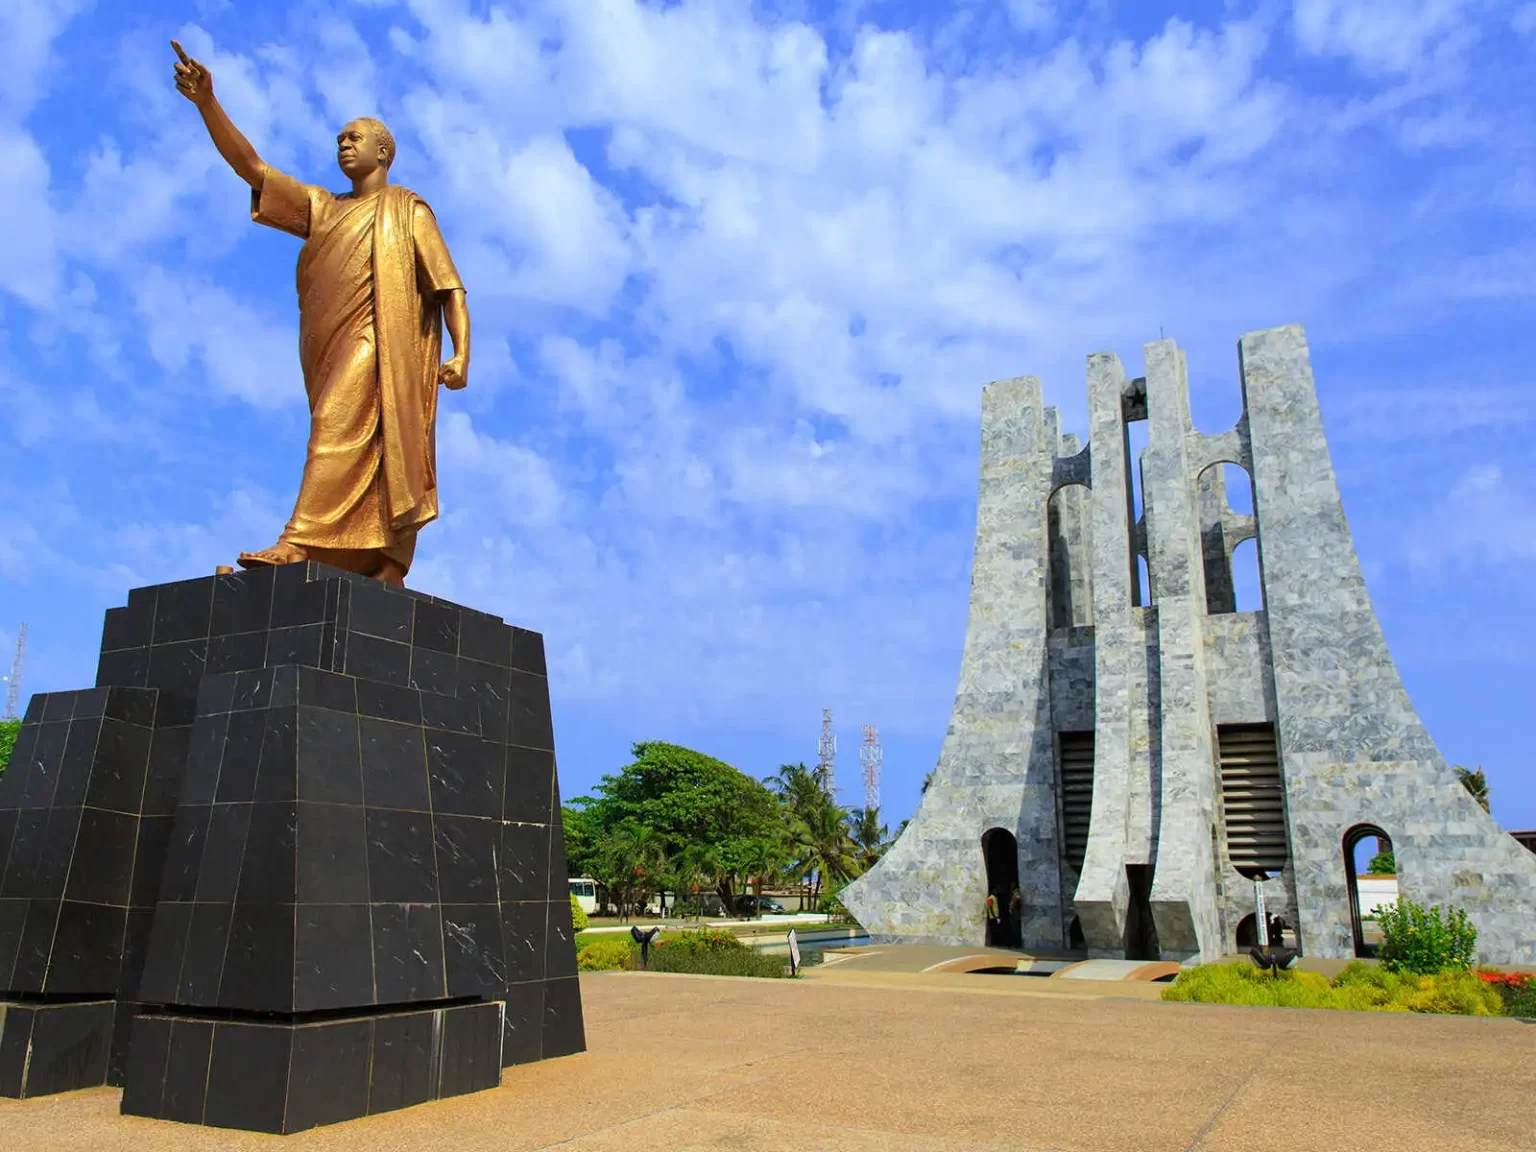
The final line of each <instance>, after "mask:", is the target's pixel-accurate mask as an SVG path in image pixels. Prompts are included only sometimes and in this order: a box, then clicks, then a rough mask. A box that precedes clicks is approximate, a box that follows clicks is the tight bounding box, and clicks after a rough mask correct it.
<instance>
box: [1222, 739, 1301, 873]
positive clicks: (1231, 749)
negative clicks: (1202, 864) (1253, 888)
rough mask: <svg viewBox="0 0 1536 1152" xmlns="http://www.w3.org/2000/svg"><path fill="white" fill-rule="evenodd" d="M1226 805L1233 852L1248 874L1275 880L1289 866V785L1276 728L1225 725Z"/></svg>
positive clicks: (1229, 846)
mask: <svg viewBox="0 0 1536 1152" xmlns="http://www.w3.org/2000/svg"><path fill="white" fill-rule="evenodd" d="M1216 736H1217V742H1218V744H1219V746H1220V749H1221V802H1222V807H1223V808H1224V809H1225V810H1226V819H1227V851H1228V853H1229V854H1230V855H1231V857H1232V866H1233V867H1234V868H1236V869H1237V870H1238V871H1239V872H1243V873H1245V874H1247V873H1250V872H1254V871H1259V870H1262V871H1264V872H1268V873H1269V874H1271V875H1274V874H1275V873H1277V872H1279V871H1280V870H1281V869H1282V868H1284V867H1285V861H1286V855H1287V853H1286V845H1285V784H1284V781H1283V780H1281V778H1280V760H1279V756H1278V754H1277V752H1276V749H1275V729H1274V726H1273V725H1271V724H1224V725H1222V726H1221V727H1220V728H1218V729H1217V730H1216Z"/></svg>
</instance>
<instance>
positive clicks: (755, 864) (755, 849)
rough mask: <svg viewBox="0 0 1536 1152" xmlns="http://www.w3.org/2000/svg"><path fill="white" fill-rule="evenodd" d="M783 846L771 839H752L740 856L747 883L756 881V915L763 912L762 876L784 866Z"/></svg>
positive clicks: (778, 870)
mask: <svg viewBox="0 0 1536 1152" xmlns="http://www.w3.org/2000/svg"><path fill="white" fill-rule="evenodd" d="M784 863H785V852H784V846H783V845H782V844H779V843H777V842H776V841H773V840H766V839H764V840H753V841H752V842H751V844H749V845H748V846H747V851H746V853H745V855H744V856H743V857H742V870H743V871H744V872H745V873H746V879H747V881H748V885H749V886H750V883H751V881H752V880H754V879H755V880H756V881H757V915H759V916H761V915H762V914H763V910H762V903H763V878H764V877H765V876H768V875H770V874H771V875H777V874H778V873H779V872H780V870H781V869H782V868H783V867H784Z"/></svg>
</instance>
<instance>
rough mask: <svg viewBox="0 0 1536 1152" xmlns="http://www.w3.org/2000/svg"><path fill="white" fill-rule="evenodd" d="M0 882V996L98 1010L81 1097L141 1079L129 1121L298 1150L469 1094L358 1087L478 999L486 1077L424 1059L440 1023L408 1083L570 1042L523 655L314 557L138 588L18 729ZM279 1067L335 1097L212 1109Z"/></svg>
mask: <svg viewBox="0 0 1536 1152" xmlns="http://www.w3.org/2000/svg"><path fill="white" fill-rule="evenodd" d="M0 861H7V862H8V863H6V864H5V865H4V871H0V1002H3V1001H6V1000H7V999H8V998H18V997H22V998H25V997H30V998H31V999H34V1000H38V999H43V1000H48V1001H49V1002H51V1003H63V1002H64V1001H79V1002H85V1001H88V1000H94V1001H98V1002H99V1001H109V1002H110V1003H109V1004H108V1008H109V1021H108V1024H107V1030H108V1032H109V1033H110V1034H111V1035H112V1041H111V1044H110V1046H109V1049H108V1056H107V1059H106V1061H105V1064H104V1067H103V1069H102V1071H101V1073H100V1076H99V1078H97V1079H96V1080H95V1081H93V1082H94V1083H101V1082H103V1080H106V1081H107V1082H111V1083H123V1082H124V1078H125V1076H126V1077H129V1078H130V1079H131V1078H132V1076H134V1075H137V1076H140V1077H141V1078H142V1077H143V1076H144V1075H150V1073H146V1072H144V1071H143V1069H144V1068H160V1069H161V1071H159V1072H155V1073H153V1075H154V1076H158V1077H159V1078H160V1080H159V1083H160V1088H159V1089H156V1090H153V1091H151V1090H150V1089H149V1088H148V1087H147V1086H146V1085H145V1084H144V1083H139V1084H138V1086H137V1087H136V1088H135V1089H134V1090H132V1091H130V1092H129V1093H128V1094H127V1095H126V1096H125V1099H124V1104H123V1107H124V1111H127V1112H133V1113H137V1114H141V1115H149V1116H160V1117H164V1118H167V1119H185V1120H191V1121H193V1122H200V1123H209V1124H217V1125H223V1126H232V1127H246V1126H250V1127H255V1128H257V1129H259V1130H263V1131H280V1130H296V1128H295V1127H294V1126H293V1125H294V1124H295V1123H296V1121H295V1120H294V1117H297V1118H298V1122H299V1123H298V1126H300V1127H308V1126H312V1124H317V1123H330V1122H332V1120H333V1119H341V1118H345V1116H342V1115H340V1114H339V1113H338V1114H336V1115H333V1114H332V1113H333V1112H338V1110H339V1112H344V1113H346V1115H347V1116H353V1115H362V1114H364V1113H365V1112H366V1111H368V1110H372V1111H378V1110H382V1109H383V1108H384V1107H404V1106H406V1105H407V1104H409V1103H413V1102H416V1100H417V1098H418V1097H419V1098H420V1099H431V1098H435V1096H438V1095H445V1094H452V1091H449V1090H448V1088H452V1089H453V1091H459V1090H463V1091H469V1090H473V1089H472V1088H463V1089H459V1088H457V1087H453V1086H454V1085H457V1084H459V1083H460V1082H461V1081H462V1082H464V1083H469V1082H471V1081H472V1082H473V1083H474V1084H475V1085H476V1086H485V1085H483V1084H480V1082H479V1080H478V1079H476V1077H475V1076H470V1077H469V1078H468V1079H467V1080H465V1079H464V1077H462V1076H460V1075H459V1073H457V1072H453V1071H451V1070H449V1071H444V1070H443V1069H444V1068H447V1067H448V1065H441V1066H438V1065H434V1067H436V1068H437V1070H436V1071H433V1072H432V1073H431V1076H432V1077H434V1078H435V1079H433V1080H432V1083H433V1084H434V1085H436V1087H434V1088H433V1089H432V1091H431V1092H429V1093H428V1094H427V1095H424V1096H423V1095H421V1092H422V1091H425V1089H422V1088H421V1085H420V1083H419V1082H418V1079H412V1077H411V1076H407V1075H406V1074H405V1073H404V1072H402V1073H401V1074H400V1075H401V1079H400V1081H399V1084H398V1085H397V1087H396V1088H394V1089H389V1090H386V1089H384V1088H381V1087H380V1086H379V1085H377V1084H376V1083H371V1082H370V1081H369V1078H368V1073H367V1068H368V1067H370V1066H377V1067H379V1068H381V1069H382V1068H386V1067H389V1065H388V1063H387V1061H386V1062H385V1063H383V1064H379V1063H378V1061H379V1044H380V1043H381V1041H380V1040H379V1039H378V1036H379V1035H380V1033H379V1032H378V1028H379V1027H384V1032H383V1033H382V1034H383V1035H384V1037H385V1042H386V1043H385V1047H386V1052H393V1051H395V1047H398V1046H399V1045H405V1044H406V1039H402V1038H401V1037H407V1036H408V1035H414V1033H411V1031H410V1029H411V1028H412V1027H415V1025H409V1026H408V1025H407V1024H402V1023H392V1024H389V1025H387V1026H385V1025H383V1024H382V1023H381V1022H382V1021H384V1020H386V1019H388V1020H393V1021H399V1020H402V1019H407V1018H414V1017H413V1016H412V1012H413V1009H412V1006H413V1005H415V1006H418V1007H419V1009H420V1010H421V1011H439V1010H440V1009H441V1006H442V1005H443V1004H445V1003H448V1002H451V1003H454V1004H464V1005H470V1004H477V1003H478V1004H481V1005H494V1006H495V1014H496V1022H497V1023H496V1028H495V1029H494V1031H496V1032H498V1033H499V1036H498V1038H497V1041H496V1043H495V1044H494V1045H493V1046H492V1047H493V1048H494V1050H495V1055H494V1056H487V1052H488V1051H490V1049H489V1048H487V1047H486V1046H485V1044H486V1042H485V1041H484V1040H483V1037H482V1032H483V1026H482V1025H477V1027H478V1028H481V1032H475V1033H474V1036H475V1037H481V1038H479V1039H474V1040H473V1041H472V1042H471V1040H464V1041H463V1043H462V1044H460V1045H459V1047H457V1048H453V1049H452V1051H454V1052H459V1051H460V1049H462V1052H463V1053H465V1054H466V1055H462V1058H461V1057H453V1058H452V1059H449V1048H448V1047H442V1045H446V1044H447V1042H448V1041H447V1037H448V1033H447V1032H443V1031H441V1029H444V1028H446V1027H447V1025H446V1023H445V1021H446V1020H447V1019H448V1017H444V1018H443V1021H444V1022H440V1023H439V1025H438V1026H437V1027H438V1028H439V1029H440V1033H439V1035H438V1039H437V1041H436V1043H438V1044H439V1046H440V1047H439V1048H435V1049H434V1050H433V1052H434V1055H433V1057H432V1059H433V1060H435V1061H441V1060H449V1064H453V1061H454V1060H458V1061H459V1062H460V1063H463V1062H464V1061H469V1065H473V1067H474V1068H476V1069H483V1067H484V1066H485V1064H486V1062H487V1060H489V1061H490V1062H491V1063H495V1064H497V1065H498V1066H500V1065H510V1064H515V1063H522V1062H526V1061H531V1060H538V1059H541V1058H544V1057H546V1056H555V1055H565V1054H568V1053H571V1052H576V1051H580V1050H582V1048H583V1047H584V1043H585V1041H584V1032H583V1026H582V1020H581V1005H580V995H579V991H578V986H577V984H576V981H575V972H576V968H575V950H574V945H573V940H572V933H571V926H570V905H569V899H568V894H567V884H566V875H565V872H566V868H565V853H564V845H563V842H562V840H561V833H560V823H559V789H558V786H557V784H556V779H555V758H554V750H553V735H552V727H551V724H550V712H549V692H548V682H547V679H546V676H545V665H544V653H543V641H542V638H541V637H540V636H539V635H538V634H537V633H532V632H527V631H525V630H523V629H518V628H511V627H508V626H507V625H506V624H504V623H503V622H502V621H501V620H500V619H498V618H496V617H494V616H489V615H487V614H484V613H480V612H476V611H473V610H472V609H468V608H463V607H461V606H459V605H455V604H451V603H449V602H446V601H442V600H436V599H433V598H432V597H429V596H425V595H423V594H421V593H418V592H415V591H406V590H393V589H388V588H385V587H383V586H382V585H380V584H377V583H376V582H373V581H370V580H364V579H361V578H359V577H356V576H353V575H350V574H347V573H342V572H339V571H337V570H335V569H329V568H325V567H322V566H320V565H316V564H313V563H301V564H292V565H287V566H284V567H282V568H278V569H258V570H255V571H251V572H241V573H237V574H233V575H223V576H214V577H205V578H201V579H196V580H187V581H181V582H178V583H175V584H166V585H160V586H158V587H151V588H138V589H135V590H134V591H133V592H131V593H130V594H129V596H128V603H127V606H126V607H123V608H114V609H110V610H109V611H108V612H107V618H106V626H105V628H104V630H103V636H102V652H101V658H100V663H99V666H98V673H97V686H96V687H95V688H93V689H88V690H86V691H84V692H76V693H54V694H51V695H47V696H37V697H34V698H33V700H32V702H31V704H30V706H29V708H28V712H27V717H26V719H25V722H24V724H23V727H22V731H21V734H20V737H19V738H18V742H17V746H16V751H15V754H14V755H13V758H12V761H11V767H10V770H9V771H8V772H7V773H6V774H5V776H4V777H0ZM503 1005H505V1010H504V1011H503V1007H502V1006H503ZM455 1010H457V1009H455ZM258 1014H260V1015H258ZM402 1014H403V1015H402ZM39 1019H40V1020H41V1017H40V1018H39ZM476 1019H483V1017H476ZM17 1020H20V1017H19V1016H18V1017H17ZM454 1020H455V1021H458V1020H459V1018H458V1017H454ZM322 1025H324V1027H323V1029H322V1033H323V1036H322V1033H313V1034H312V1032H311V1031H306V1030H313V1029H316V1028H321V1026H322ZM343 1025H345V1027H344V1026H343ZM17 1027H19V1024H18V1025H17ZM365 1027H366V1029H371V1030H372V1031H369V1032H368V1039H367V1040H366V1042H365V1041H364V1040H363V1039H362V1037H363V1031H364V1030H365ZM454 1027H455V1028H460V1027H466V1025H463V1024H462V1023H455V1024H454ZM39 1028H44V1026H43V1025H42V1024H38V1023H34V1024H33V1025H31V1026H29V1029H30V1030H29V1035H30V1036H32V1039H31V1040H30V1041H29V1043H32V1044H33V1045H34V1050H35V1045H36V1043H37V1040H36V1035H35V1034H36V1033H37V1032H38V1029H39ZM258 1029H264V1031H260V1030H258ZM349 1029H350V1030H349ZM390 1029H394V1030H395V1031H394V1032H391V1031H390ZM402 1029H403V1030H404V1031H401V1030H402ZM14 1030H15V1029H14V1028H12V1029H8V1030H7V1032H6V1034H5V1035H4V1036H0V1042H4V1041H6V1040H7V1038H8V1037H9V1036H10V1035H11V1033H12V1032H13V1031H14ZM44 1030H46V1028H44ZM274 1030H276V1031H277V1032H283V1034H284V1035H286V1036H287V1037H288V1038H287V1039H286V1040H282V1041H279V1040H275V1039H272V1036H273V1035H274V1034H275V1032H274ZM397 1033H398V1035H396V1034H397ZM221 1036H223V1037H224V1038H223V1039H221V1038H220V1037H221ZM130 1037H131V1049H130ZM306 1037H307V1038H306ZM391 1037H395V1039H390V1038H391ZM301 1038H303V1039H302V1042H301ZM455 1043H458V1041H455ZM314 1045H321V1048H315V1047H313V1046H314ZM391 1045H394V1046H395V1047H392V1046H391ZM264 1046H265V1047H264ZM162 1048H163V1049H164V1052H163V1059H161V1057H159V1056H156V1055H155V1053H157V1052H159V1051H160V1050H161V1049H162ZM279 1050H281V1051H282V1052H285V1053H287V1054H288V1055H287V1056H286V1057H284V1059H288V1058H291V1059H293V1060H294V1061H296V1062H297V1061H302V1060H311V1059H313V1060H315V1061H316V1067H317V1068H322V1069H329V1071H328V1072H327V1073H326V1074H327V1075H330V1076H331V1077H332V1079H333V1080H334V1085H333V1089H334V1090H333V1091H330V1092H325V1093H321V1094H320V1097H319V1098H318V1101H317V1102H310V1103H306V1102H304V1101H303V1100H296V1099H294V1098H292V1097H291V1096H290V1097H285V1098H284V1099H282V1100H281V1101H279V1102H278V1103H276V1104H274V1103H272V1102H271V1101H265V1102H264V1101H263V1100H261V1099H260V1096H261V1092H260V1091H259V1090H258V1089H259V1077H257V1078H256V1079H254V1080H252V1082H251V1086H250V1087H251V1090H250V1092H249V1093H247V1094H246V1096H245V1097H244V1098H242V1099H241V1100H238V1101H229V1102H219V1101H216V1100H215V1095H216V1094H215V1092H214V1087H215V1085H216V1084H218V1083H221V1082H222V1081H221V1080H220V1079H219V1077H221V1076H226V1075H227V1076H230V1077H233V1078H234V1079H235V1080H238V1079H239V1076H238V1074H237V1072H236V1071H234V1070H236V1069H238V1068H239V1067H240V1066H241V1062H242V1061H249V1062H251V1066H252V1068H253V1069H254V1068H256V1067H257V1066H258V1065H260V1066H262V1067H266V1066H268V1065H272V1066H275V1065H273V1064H272V1062H273V1061H278V1056H277V1055H276V1053H278V1052H279ZM401 1050H402V1051H404V1050H405V1049H404V1048H402V1049H401ZM130 1051H131V1059H130ZM321 1051H323V1052H325V1053H328V1054H329V1055H328V1056H327V1057H326V1058H325V1059H321V1058H320V1057H319V1056H316V1055H315V1053H317V1052H321ZM242 1053H244V1054H245V1055H242ZM402 1059H404V1057H402ZM3 1061H4V1048H3V1044H0V1093H4V1092H7V1091H8V1088H7V1083H8V1082H7V1081H6V1080H5V1079H4V1075H3V1069H4V1063H3ZM358 1061H361V1062H362V1063H361V1064H359V1063H358ZM146 1062H147V1063H146ZM77 1063H78V1065H79V1071H78V1075H80V1076H96V1075H97V1071H96V1066H95V1064H93V1063H91V1062H88V1061H87V1062H77ZM130 1064H131V1067H130ZM183 1065H185V1066H186V1067H189V1068H193V1069H196V1068H197V1067H202V1068H203V1070H204V1072H205V1073H206V1079H207V1083H208V1093H209V1095H208V1096H207V1098H206V1099H204V1100H201V1101H199V1102H197V1103H196V1107H194V1103H193V1102H191V1101H190V1098H189V1097H187V1094H186V1092H185V1091H183V1090H182V1088H181V1087H178V1085H180V1083H181V1081H180V1080H179V1079H178V1076H179V1075H180V1073H177V1072H176V1070H177V1069H179V1068H182V1067H183ZM469 1065H465V1066H466V1067H467V1066H469ZM295 1066H296V1067H297V1064H295ZM453 1066H454V1067H457V1066H458V1065H457V1064H453ZM285 1067H286V1065H285ZM402 1067H403V1066H402ZM411 1067H412V1068H414V1067H415V1065H411ZM359 1068H361V1069H362V1071H361V1072H359ZM134 1069H139V1071H138V1072H134ZM187 1075H189V1076H194V1077H195V1072H189V1073H187ZM274 1075H275V1073H274ZM359 1075H361V1076H362V1078H363V1081H362V1083H363V1089H366V1091H364V1092H363V1094H362V1095H361V1096H360V1095H359V1092H360V1091H362V1090H360V1089H358V1088H357V1086H356V1085H355V1084H354V1083H353V1082H352V1079H355V1078H356V1077H357V1076H359ZM413 1075H414V1073H413ZM465 1075H468V1074H465ZM478 1075H479V1073H476V1076H478ZM253 1076H255V1073H254V1071H253ZM349 1077H350V1078H352V1079H349ZM376 1079H377V1078H376V1077H375V1080H376ZM39 1082H41V1081H39ZM492 1082H493V1083H494V1080H493V1081H492ZM189 1083H190V1081H189ZM274 1083H275V1081H274ZM283 1083H284V1084H285V1085H286V1084H287V1083H288V1081H287V1080H283ZM444 1085H446V1086H448V1087H447V1088H445V1087H444ZM84 1086H87V1085H86V1084H85V1083H71V1084H68V1085H66V1087H84ZM50 1090H63V1089H62V1088H58V1089H50ZM285 1090H286V1089H285ZM306 1090H307V1089H306ZM360 1099H361V1100H363V1101H364V1103H363V1105H360V1106H359V1105H358V1104H357V1101H358V1100H360ZM389 1100H396V1101H398V1103H395V1104H392V1105H390V1104H386V1103H384V1102H385V1101H389ZM279 1105H280V1107H279ZM242 1109H245V1110H246V1111H248V1112H249V1114H250V1115H249V1117H248V1118H249V1119H250V1124H246V1123H244V1122H243V1121H242V1120H241V1116H242V1115H245V1113H243V1112H242V1111H241V1110H242ZM279 1114H280V1116H281V1117H282V1118H281V1119H280V1120H279V1121H273V1120H272V1116H273V1115H279ZM311 1114H312V1115H314V1116H317V1117H320V1118H319V1119H315V1120H313V1121H310V1120H308V1119H306V1117H307V1116H309V1115H311ZM274 1123H278V1124H281V1125H287V1126H288V1127H286V1128H282V1127H274V1126H273V1124H274Z"/></svg>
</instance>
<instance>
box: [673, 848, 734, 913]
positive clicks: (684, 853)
mask: <svg viewBox="0 0 1536 1152" xmlns="http://www.w3.org/2000/svg"><path fill="white" fill-rule="evenodd" d="M721 871H722V869H721V865H720V857H719V855H718V854H717V853H716V851H715V848H714V846H713V845H711V844H685V845H684V846H683V847H682V849H681V850H680V851H678V852H675V853H674V854H673V856H672V862H671V874H672V883H673V886H674V888H675V890H676V891H677V892H679V893H686V894H687V895H688V897H689V898H690V899H693V900H697V899H698V898H699V893H700V892H701V891H702V890H703V889H704V888H705V887H710V888H713V887H714V886H715V878H716V877H717V876H719V875H720V872H721Z"/></svg>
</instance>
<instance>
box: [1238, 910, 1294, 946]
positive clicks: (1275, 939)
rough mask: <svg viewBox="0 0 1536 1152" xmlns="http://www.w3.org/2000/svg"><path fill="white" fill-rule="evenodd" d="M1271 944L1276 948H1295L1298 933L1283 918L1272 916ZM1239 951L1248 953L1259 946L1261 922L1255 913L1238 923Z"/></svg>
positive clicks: (1270, 922)
mask: <svg viewBox="0 0 1536 1152" xmlns="http://www.w3.org/2000/svg"><path fill="white" fill-rule="evenodd" d="M1269 943H1270V945H1271V946H1272V947H1274V948H1294V947H1295V946H1296V933H1295V931H1294V930H1293V929H1292V928H1291V926H1290V925H1289V924H1287V923H1286V922H1285V921H1284V920H1283V919H1282V918H1281V917H1279V916H1275V915H1271V916H1270V918H1269ZM1236 944H1237V950H1238V951H1239V952H1246V951H1248V949H1250V948H1257V947H1258V946H1259V921H1258V917H1257V916H1256V915H1254V913H1252V912H1250V913H1248V915H1246V916H1244V917H1243V918H1242V919H1241V920H1239V921H1238V922H1237V940H1236Z"/></svg>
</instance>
